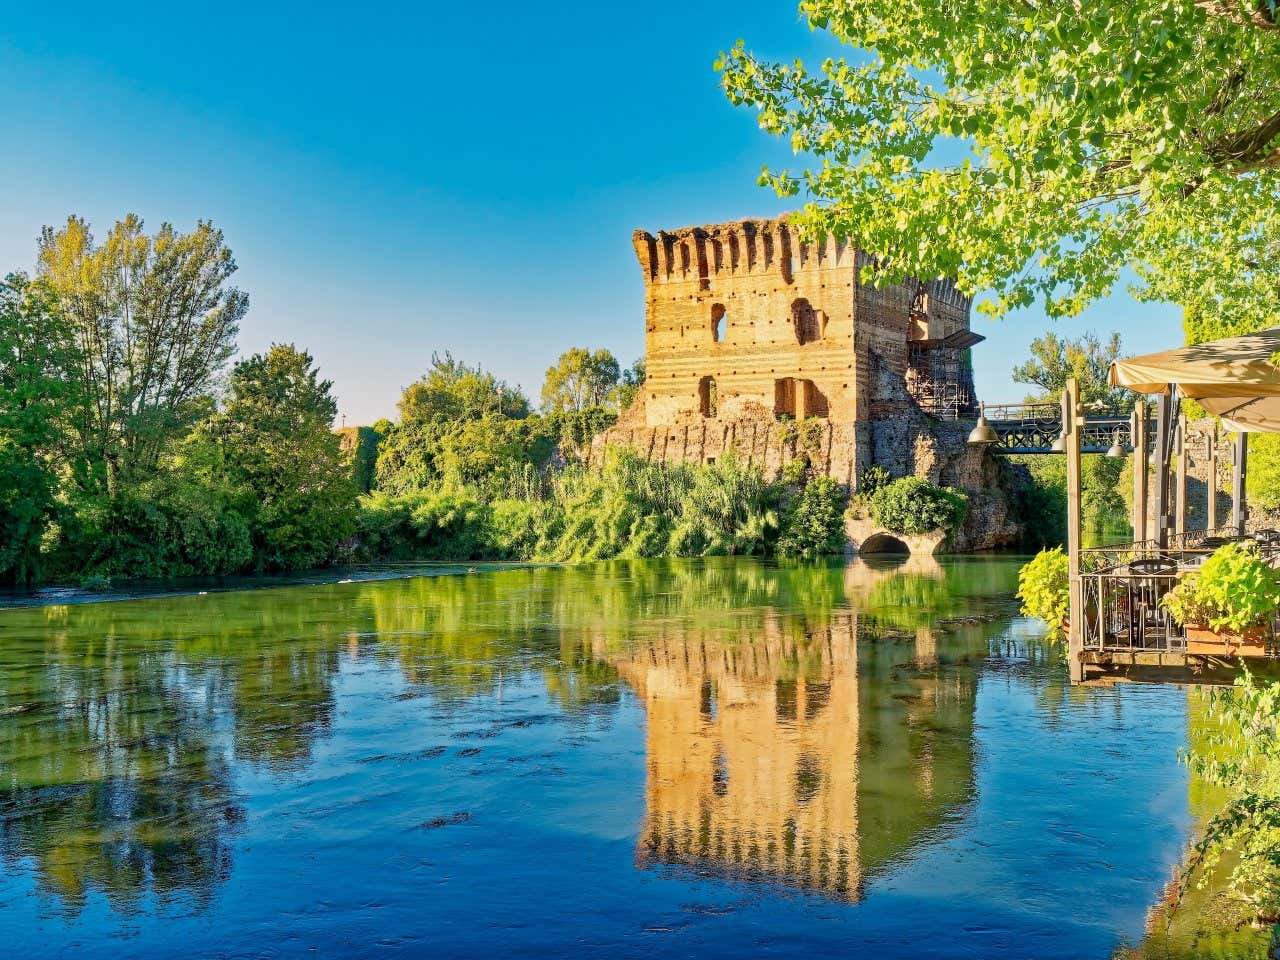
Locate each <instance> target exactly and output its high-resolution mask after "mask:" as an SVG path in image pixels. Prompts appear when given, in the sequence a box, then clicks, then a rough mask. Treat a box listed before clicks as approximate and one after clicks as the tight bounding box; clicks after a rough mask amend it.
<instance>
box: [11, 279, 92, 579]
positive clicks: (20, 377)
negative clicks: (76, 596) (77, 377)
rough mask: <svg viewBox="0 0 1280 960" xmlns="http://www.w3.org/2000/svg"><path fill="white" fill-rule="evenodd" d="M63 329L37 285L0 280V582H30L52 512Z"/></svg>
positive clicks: (64, 398) (71, 360) (67, 407)
mask: <svg viewBox="0 0 1280 960" xmlns="http://www.w3.org/2000/svg"><path fill="white" fill-rule="evenodd" d="M75 360H76V353H75V346H74V343H73V340H72V332H71V329H70V327H69V325H68V324H67V323H66V321H65V320H64V319H63V317H62V315H61V314H60V313H59V312H58V311H57V308H56V306H55V304H54V302H53V297H52V295H51V293H50V291H49V289H48V288H47V286H45V285H44V284H42V283H32V282H30V281H29V280H28V279H27V278H26V277H25V276H23V275H21V274H11V275H9V276H8V277H6V278H5V280H4V281H3V282H2V283H0V582H3V581H7V582H19V583H30V582H31V581H32V580H33V579H34V578H35V577H36V576H37V575H38V574H39V568H40V545H41V541H42V540H43V538H44V536H45V533H46V531H47V529H48V526H49V524H50V522H51V521H52V520H53V518H54V516H55V513H56V503H57V469H58V466H59V456H58V455H59V448H60V438H61V431H62V430H64V429H66V427H67V425H68V423H69V421H70V420H71V419H72V417H73V416H74V414H75V412H76V403H77V399H78V397H77V395H76V394H75V393H74V391H73V389H72V384H71V383H70V382H68V380H67V378H66V375H65V374H66V371H67V370H68V369H71V368H73V367H74V366H75Z"/></svg>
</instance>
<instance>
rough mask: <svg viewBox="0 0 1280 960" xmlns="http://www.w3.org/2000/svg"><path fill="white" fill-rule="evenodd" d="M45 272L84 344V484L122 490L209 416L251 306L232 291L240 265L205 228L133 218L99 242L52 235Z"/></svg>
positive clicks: (86, 233) (75, 228) (76, 222)
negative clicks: (150, 225)
mask: <svg viewBox="0 0 1280 960" xmlns="http://www.w3.org/2000/svg"><path fill="white" fill-rule="evenodd" d="M39 265H40V275H41V278H42V279H43V280H44V281H46V282H47V283H48V285H49V287H50V289H52V290H53V291H54V293H55V295H56V297H57V300H58V305H59V308H60V309H61V311H62V312H63V313H64V314H65V316H66V317H67V319H68V321H69V322H70V324H71V327H72V330H73V331H74V334H75V341H76V346H77V348H78V349H77V356H78V359H79V363H78V365H77V366H76V368H75V378H74V379H75V381H76V388H77V389H78V391H79V392H80V393H82V394H83V396H84V398H85V402H84V403H83V404H82V405H80V407H79V415H78V416H77V417H76V418H74V420H73V421H72V424H71V425H72V428H73V430H74V431H75V434H76V436H77V440H78V443H79V445H80V446H81V448H82V449H83V451H84V452H85V454H86V456H87V457H88V459H89V461H90V463H91V464H92V465H93V467H94V472H93V473H92V474H90V479H89V480H88V481H87V482H85V484H84V485H85V486H86V487H87V488H88V489H90V490H92V489H93V488H94V487H96V486H98V485H99V484H105V486H106V490H107V491H108V492H109V493H111V494H114V493H115V492H116V490H117V489H118V486H119V483H120V480H121V478H126V479H130V480H132V479H135V478H136V477H138V476H145V475H147V474H148V473H149V472H151V471H154V469H155V467H156V465H157V464H158V463H159V462H160V459H161V457H162V455H163V454H164V453H165V452H166V450H168V449H170V448H171V446H172V444H173V443H174V442H176V441H177V440H179V439H181V437H182V436H184V435H185V434H186V432H187V431H188V430H189V429H190V428H191V427H192V426H193V425H194V424H195V423H197V422H198V421H199V420H201V419H202V418H203V417H204V416H206V415H207V414H208V413H209V411H210V409H211V408H212V402H213V401H212V396H211V395H212V393H213V391H214V387H215V384H216V381H217V377H218V376H219V374H220V373H221V372H222V370H223V369H224V368H225V366H226V364H227V362H228V361H229V360H230V359H231V356H232V354H233V353H234V352H235V337H236V333H237V331H238V328H239V323H240V320H241V318H242V317H243V316H244V314H245V312H246V311H247V310H248V308H249V298H248V296H247V295H246V294H244V293H243V292H241V291H240V290H237V289H235V288H234V287H231V286H229V285H228V283H227V281H228V280H229V278H230V277H231V275H232V274H233V273H234V272H235V270H236V263H235V260H234V259H233V258H232V256H231V251H230V250H229V249H228V248H227V246H226V244H225V243H224V242H223V237H222V232H221V231H220V230H217V229H216V228H215V227H214V226H213V224H211V223H208V222H204V221H201V222H200V223H198V224H197V225H196V228H195V230H193V231H192V232H191V233H179V232H178V231H176V230H175V229H174V228H173V227H172V226H170V225H169V224H167V223H166V224H163V225H162V226H161V227H160V230H159V232H157V233H156V234H155V235H154V236H148V235H147V234H146V233H145V232H144V229H143V223H142V221H141V220H140V219H139V218H137V217H135V216H133V215H132V214H130V215H129V216H127V217H125V218H124V220H121V221H119V222H117V223H116V224H115V225H114V226H113V227H112V228H111V230H110V232H109V233H108V234H107V238H106V240H105V242H103V243H101V244H99V243H97V242H96V241H95V240H94V238H93V235H92V233H91V232H90V230H89V225H88V224H87V223H86V222H85V221H84V220H82V219H80V218H79V217H70V218H68V220H67V222H66V224H65V225H64V226H63V227H62V228H60V229H56V230H55V229H54V228H52V227H45V228H44V230H43V232H42V233H41V236H40V249H39Z"/></svg>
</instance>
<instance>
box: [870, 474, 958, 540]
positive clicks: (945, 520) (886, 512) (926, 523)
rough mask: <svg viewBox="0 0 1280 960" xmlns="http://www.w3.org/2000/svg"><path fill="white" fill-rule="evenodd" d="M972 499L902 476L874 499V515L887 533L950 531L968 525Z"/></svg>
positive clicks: (878, 492)
mask: <svg viewBox="0 0 1280 960" xmlns="http://www.w3.org/2000/svg"><path fill="white" fill-rule="evenodd" d="M968 510H969V499H968V497H966V496H965V495H964V494H963V493H961V492H960V491H958V490H955V489H953V488H951V487H935V486H934V485H933V484H931V483H929V482H928V481H927V480H924V479H921V478H920V477H901V478H899V479H897V480H894V481H893V482H892V483H889V484H886V485H885V486H883V487H881V488H880V489H879V490H877V491H876V492H875V494H874V495H873V496H872V497H871V515H872V517H874V518H875V521H876V522H877V523H878V524H880V525H881V526H882V527H884V528H885V529H886V530H891V531H892V532H894V533H905V534H921V533H932V532H933V531H935V530H944V531H947V532H950V531H952V530H954V529H955V528H956V527H958V526H960V524H962V523H963V522H964V518H965V515H966V514H967V513H968Z"/></svg>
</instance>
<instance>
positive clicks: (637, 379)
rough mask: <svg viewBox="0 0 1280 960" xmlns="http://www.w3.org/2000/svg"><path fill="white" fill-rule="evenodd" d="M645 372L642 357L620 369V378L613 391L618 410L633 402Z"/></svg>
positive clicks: (643, 379)
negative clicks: (616, 387)
mask: <svg viewBox="0 0 1280 960" xmlns="http://www.w3.org/2000/svg"><path fill="white" fill-rule="evenodd" d="M647 374H648V371H647V369H646V368H645V362H644V358H643V357H641V358H640V359H639V360H637V361H635V362H634V363H632V364H631V366H629V367H627V368H626V369H625V370H623V371H622V379H621V380H620V381H619V382H618V389H617V390H616V391H615V395H616V396H617V401H618V411H619V412H622V411H623V410H626V409H627V408H628V407H629V406H631V404H632V403H634V402H635V399H636V395H637V394H639V393H640V388H641V387H643V386H644V381H645V377H646V376H647Z"/></svg>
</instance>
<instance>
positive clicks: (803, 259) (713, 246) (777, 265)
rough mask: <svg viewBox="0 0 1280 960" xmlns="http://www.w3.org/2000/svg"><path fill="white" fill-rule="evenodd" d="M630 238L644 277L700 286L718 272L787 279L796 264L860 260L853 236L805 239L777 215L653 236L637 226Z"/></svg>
mask: <svg viewBox="0 0 1280 960" xmlns="http://www.w3.org/2000/svg"><path fill="white" fill-rule="evenodd" d="M632 243H633V245H634V246H635V249H636V259H638V260H639V261H640V268H641V269H642V270H643V271H644V276H645V280H646V282H647V283H671V282H681V281H691V280H698V281H699V282H700V286H702V287H704V288H705V287H708V286H709V285H710V282H711V280H712V279H713V278H715V277H717V276H720V275H723V274H727V275H730V276H746V275H750V274H775V275H778V276H781V277H782V279H783V280H784V281H785V282H786V283H790V282H791V278H792V275H793V273H795V272H796V271H798V270H806V269H812V268H815V267H828V268H829V267H849V268H851V269H852V268H853V267H855V266H856V267H861V266H862V264H863V262H864V261H863V260H862V259H861V258H862V257H863V256H864V255H863V254H862V253H861V251H860V250H859V249H858V247H857V244H855V243H853V242H852V241H849V240H839V239H837V238H836V237H834V236H831V237H828V238H827V239H826V241H825V242H823V243H820V244H817V243H809V242H804V241H802V240H801V239H800V235H799V233H798V232H797V230H796V228H795V227H794V226H793V225H791V224H790V223H788V222H787V220H786V219H785V218H782V217H779V218H776V219H772V220H734V221H731V222H729V223H717V224H709V225H707V226H702V227H682V228H680V229H678V230H671V231H668V230H659V231H658V235H657V236H654V235H653V234H651V233H649V232H647V231H645V230H637V231H636V232H635V233H634V234H633V235H632Z"/></svg>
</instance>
